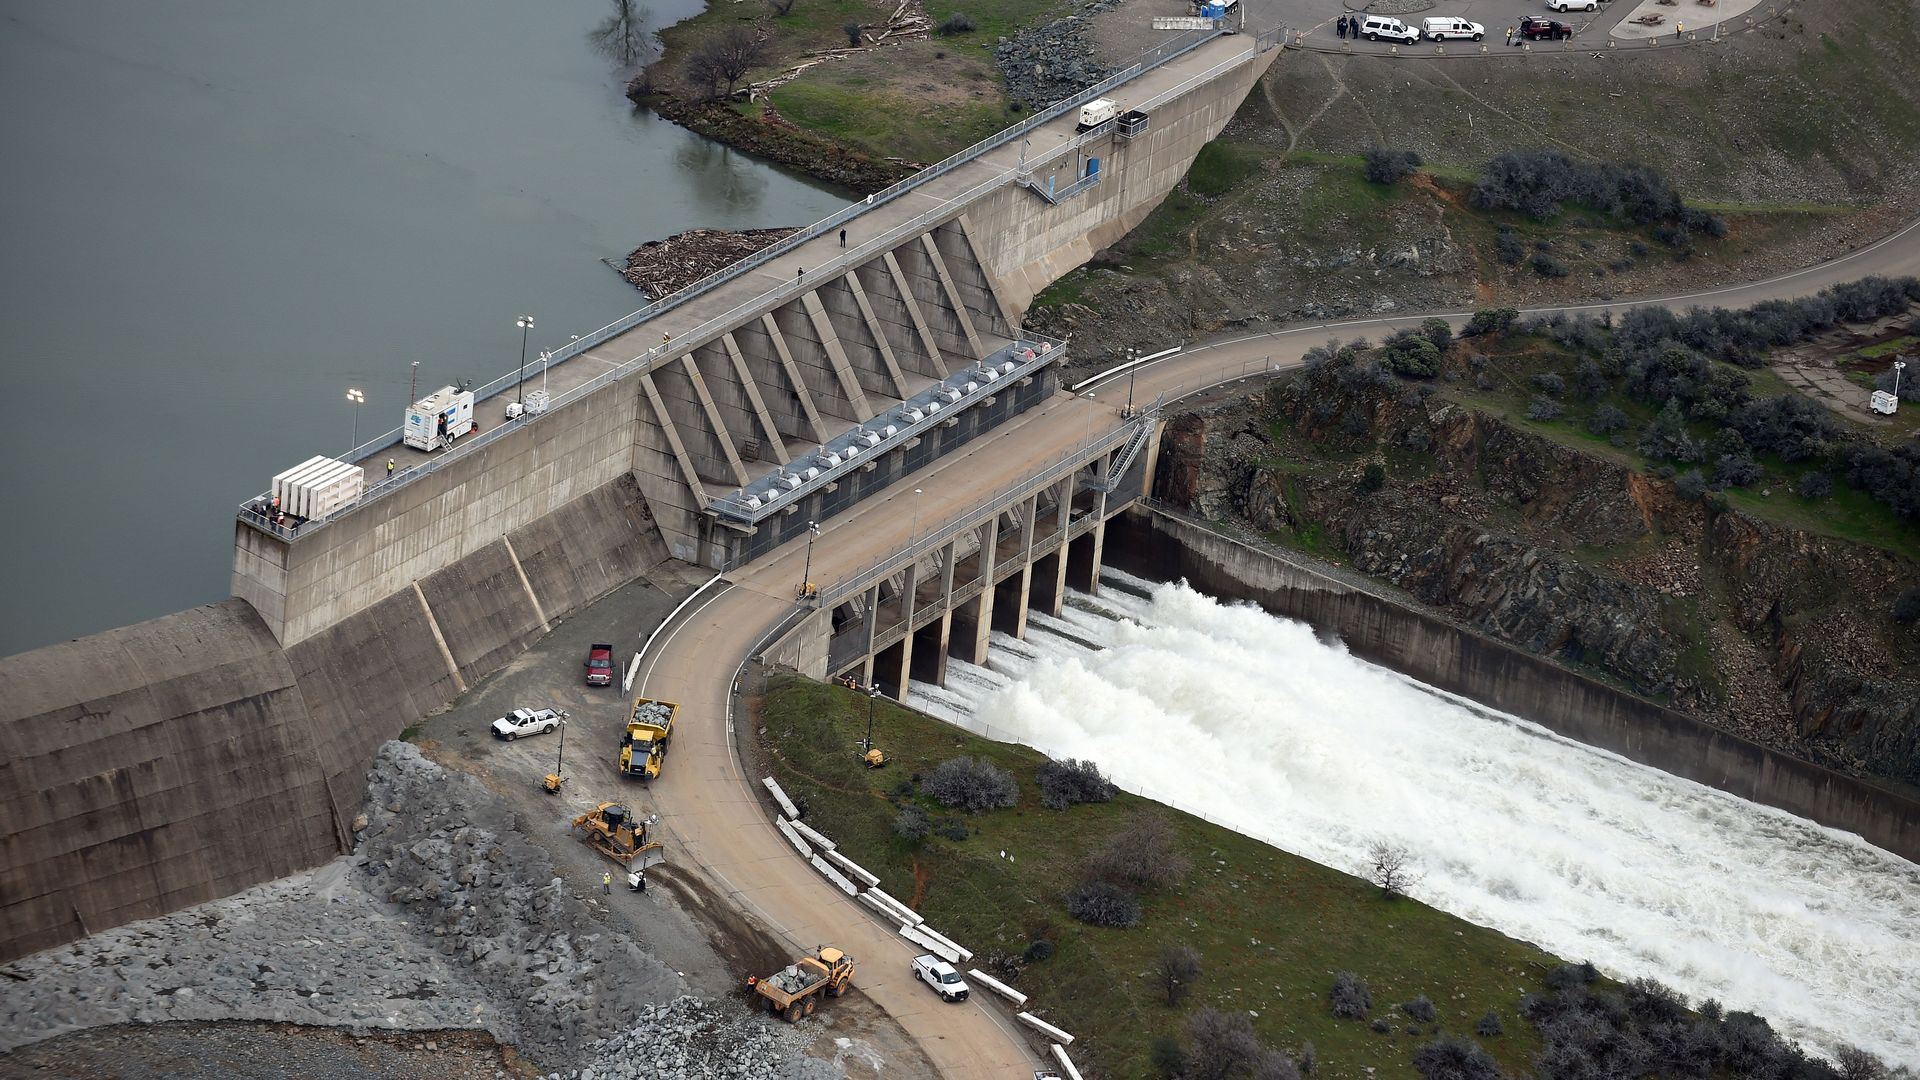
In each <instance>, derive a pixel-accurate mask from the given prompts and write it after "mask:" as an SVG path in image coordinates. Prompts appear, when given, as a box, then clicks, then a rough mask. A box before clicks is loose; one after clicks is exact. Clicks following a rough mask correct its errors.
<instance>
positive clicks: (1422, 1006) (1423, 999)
mask: <svg viewBox="0 0 1920 1080" xmlns="http://www.w3.org/2000/svg"><path fill="white" fill-rule="evenodd" d="M1400 1011H1401V1012H1403V1013H1406V1014H1407V1015H1408V1016H1410V1017H1412V1018H1413V1019H1415V1020H1418V1021H1420V1022H1421V1023H1423V1024H1431V1023H1433V1018H1434V1016H1435V1012H1434V1008H1433V1001H1432V999H1430V998H1428V997H1427V995H1425V994H1421V995H1420V996H1419V997H1417V998H1414V999H1413V1000H1412V1001H1408V1002H1404V1003H1402V1004H1401V1006H1400Z"/></svg>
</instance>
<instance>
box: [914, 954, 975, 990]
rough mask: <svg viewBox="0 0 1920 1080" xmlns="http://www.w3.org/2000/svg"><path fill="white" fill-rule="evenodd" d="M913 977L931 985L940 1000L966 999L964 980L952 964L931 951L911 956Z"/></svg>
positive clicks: (965, 983)
mask: <svg viewBox="0 0 1920 1080" xmlns="http://www.w3.org/2000/svg"><path fill="white" fill-rule="evenodd" d="M913 977H914V978H916V979H919V980H920V981H921V982H923V983H926V984H927V985H928V986H931V987H933V988H934V990H935V991H936V992H938V993H939V995H940V997H941V999H942V1000H945V1001H965V1000H967V982H966V980H965V979H962V978H961V977H960V973H959V972H957V971H955V970H953V965H952V964H949V963H947V962H946V961H945V960H942V959H940V958H939V957H937V956H935V955H933V954H932V953H921V954H920V955H919V956H916V957H914V958H913Z"/></svg>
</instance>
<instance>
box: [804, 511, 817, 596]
mask: <svg viewBox="0 0 1920 1080" xmlns="http://www.w3.org/2000/svg"><path fill="white" fill-rule="evenodd" d="M819 535H820V523H819V522H817V521H809V522H807V565H806V569H804V570H802V571H800V595H801V596H802V597H807V596H812V595H813V538H814V537H816V536H819Z"/></svg>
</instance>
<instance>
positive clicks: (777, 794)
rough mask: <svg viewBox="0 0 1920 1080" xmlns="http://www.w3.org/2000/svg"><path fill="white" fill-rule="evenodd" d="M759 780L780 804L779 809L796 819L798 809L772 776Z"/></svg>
mask: <svg viewBox="0 0 1920 1080" xmlns="http://www.w3.org/2000/svg"><path fill="white" fill-rule="evenodd" d="M760 782H761V783H762V784H765V785H766V787H767V791H768V792H770V793H772V795H773V801H774V802H777V803H779V804H780V809H781V810H783V811H785V812H786V815H787V816H788V817H790V818H794V819H796V820H797V819H798V818H799V817H800V811H799V810H798V809H796V808H795V807H794V805H793V800H792V799H789V798H787V793H786V792H784V791H781V790H780V785H779V784H778V783H776V782H775V781H774V779H773V777H771V776H768V777H765V778H763V779H762V780H761V781H760Z"/></svg>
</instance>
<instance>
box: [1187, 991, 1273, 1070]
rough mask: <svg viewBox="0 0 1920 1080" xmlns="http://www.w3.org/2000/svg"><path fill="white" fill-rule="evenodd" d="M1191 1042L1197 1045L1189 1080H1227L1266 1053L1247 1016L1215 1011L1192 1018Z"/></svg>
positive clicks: (1203, 1010) (1194, 1015)
mask: <svg viewBox="0 0 1920 1080" xmlns="http://www.w3.org/2000/svg"><path fill="white" fill-rule="evenodd" d="M1187 1039H1188V1041H1189V1042H1191V1043H1192V1044H1193V1052H1192V1054H1191V1056H1190V1058H1189V1061H1188V1065H1187V1072H1186V1078H1187V1080H1227V1077H1229V1076H1232V1075H1233V1074H1234V1073H1236V1072H1238V1071H1240V1070H1241V1069H1243V1068H1246V1067H1249V1066H1251V1065H1252V1064H1253V1063H1254V1062H1255V1061H1256V1060H1257V1059H1258V1058H1259V1057H1260V1055H1261V1053H1262V1051H1263V1050H1264V1049H1265V1048H1264V1047H1262V1046H1261V1045H1260V1038H1259V1036H1257V1035H1255V1034H1254V1033H1253V1021H1251V1020H1249V1019H1247V1014H1246V1013H1243V1012H1230V1013H1223V1012H1221V1011H1220V1010H1218V1009H1213V1008H1206V1009H1201V1010H1200V1011H1199V1012H1196V1013H1194V1014H1193V1016H1191V1017H1190V1018H1188V1020H1187Z"/></svg>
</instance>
